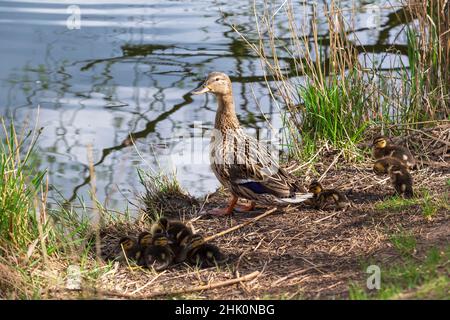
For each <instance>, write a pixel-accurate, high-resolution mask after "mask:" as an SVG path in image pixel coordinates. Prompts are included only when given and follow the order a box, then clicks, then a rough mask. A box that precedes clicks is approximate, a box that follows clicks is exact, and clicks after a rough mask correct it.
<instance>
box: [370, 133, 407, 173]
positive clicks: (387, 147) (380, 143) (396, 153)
mask: <svg viewBox="0 0 450 320" xmlns="http://www.w3.org/2000/svg"><path fill="white" fill-rule="evenodd" d="M372 148H373V149H372V150H373V156H374V158H375V159H376V160H377V159H381V158H384V157H392V158H395V159H398V160H399V161H400V162H402V163H403V164H405V165H406V167H407V168H408V169H413V168H414V167H415V166H416V160H415V159H414V156H413V155H412V154H411V152H410V151H409V150H408V149H407V148H405V147H402V146H399V145H395V144H391V143H390V142H389V140H388V138H386V137H385V136H378V137H376V138H375V139H374V140H373V144H372Z"/></svg>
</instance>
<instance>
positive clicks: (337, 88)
mask: <svg viewBox="0 0 450 320" xmlns="http://www.w3.org/2000/svg"><path fill="white" fill-rule="evenodd" d="M445 1H446V0H431V1H428V2H424V5H414V6H411V7H408V8H405V10H404V12H403V13H402V14H404V15H405V16H406V17H410V18H411V20H414V21H415V23H410V24H408V25H406V28H405V30H406V31H405V34H404V35H405V37H406V44H407V52H406V54H407V58H408V61H407V63H404V64H403V61H404V57H403V55H404V53H398V56H397V57H394V55H396V53H395V50H389V52H386V56H385V57H383V56H381V57H380V55H379V54H373V55H371V53H370V51H368V49H367V50H366V49H365V48H364V44H363V43H360V42H359V40H358V39H355V38H350V37H348V33H346V32H349V31H350V30H351V28H352V27H353V22H352V21H353V19H354V18H355V17H353V16H352V15H351V14H349V15H344V14H343V12H346V10H341V9H342V7H340V3H339V2H338V1H332V2H331V3H327V4H324V5H323V6H321V5H318V6H314V7H313V8H312V9H311V10H312V12H311V14H310V16H311V19H312V21H311V22H312V23H311V30H308V36H304V35H303V34H304V30H302V28H303V27H304V26H302V25H301V24H300V25H299V24H298V21H297V19H296V14H298V12H303V11H304V10H305V9H306V8H305V7H306V6H307V5H306V4H303V3H292V4H289V5H286V6H285V8H284V9H285V11H284V12H277V17H280V15H282V14H285V17H283V18H284V20H285V21H286V23H287V24H288V27H286V26H285V25H283V29H281V30H279V28H280V27H279V26H278V25H277V24H275V23H272V21H273V15H274V12H272V11H271V9H270V8H267V9H266V10H265V11H264V12H260V11H259V10H258V9H257V8H256V9H255V10H257V11H256V12H255V17H256V18H257V19H258V21H257V22H258V25H259V27H260V28H261V29H263V30H265V32H264V34H260V38H259V43H258V44H256V45H254V44H253V43H252V42H251V41H248V40H247V41H248V43H249V44H251V47H252V48H253V49H254V51H255V53H256V54H258V55H259V57H260V59H261V62H262V63H263V64H264V65H265V66H266V67H267V68H266V70H267V72H268V73H269V75H270V76H273V77H274V79H276V80H278V81H279V82H280V84H278V85H277V87H278V88H281V90H279V91H278V93H279V98H281V99H282V100H283V103H284V105H285V106H286V107H287V114H288V116H287V117H285V119H284V123H283V124H284V126H283V128H284V129H285V136H286V140H287V141H292V142H290V143H287V144H288V146H289V151H290V153H291V155H292V156H295V157H298V158H299V159H300V160H304V159H305V158H307V157H308V156H311V155H312V154H314V152H315V151H316V150H317V149H318V148H320V147H322V146H324V145H326V146H330V145H331V146H332V147H335V148H338V149H341V150H342V149H343V150H344V152H347V151H349V152H348V154H350V155H354V154H356V153H358V152H360V151H359V150H358V149H357V148H355V144H356V143H357V142H359V141H360V140H362V139H367V140H370V139H371V138H372V135H373V134H380V133H382V132H383V133H384V134H387V135H398V134H404V132H405V131H404V129H406V128H415V129H417V128H419V129H420V128H423V127H424V126H427V125H429V124H423V123H422V121H430V122H433V121H440V120H446V119H448V114H449V112H450V107H449V106H450V69H449V68H448V65H449V63H450V62H449V61H447V60H448V57H449V56H448V54H447V53H448V50H449V48H448V41H446V39H448V32H447V30H448V26H449V25H450V17H449V16H448V14H447V13H446V12H445V10H443V9H442V6H443V5H444V3H445ZM274 10H275V9H274ZM308 10H310V8H308ZM383 10H386V11H388V10H390V9H387V8H386V9H383ZM396 10H398V8H392V11H396ZM323 20H325V21H326V22H328V24H327V25H328V30H326V31H323V30H320V31H319V30H318V28H317V25H318V24H319V22H323ZM337 21H339V23H338V25H339V27H336V25H335V24H336V22H337ZM298 28H300V29H298ZM342 29H344V30H345V31H346V32H342ZM236 31H237V32H239V31H238V30H236ZM281 33H282V34H283V38H282V39H280V38H278V37H277V36H276V35H278V34H281ZM324 33H326V34H327V37H326V39H323V38H322V37H321V35H322V34H324ZM239 34H241V33H240V32H239ZM241 35H242V34H241ZM356 47H358V49H356ZM362 55H365V58H364V59H366V61H367V62H368V63H365V62H364V63H363V62H362V61H361V57H362ZM400 55H402V57H400ZM286 57H288V58H289V63H290V66H291V68H290V69H289V68H287V69H285V68H284V67H281V66H280V64H279V61H285V60H286ZM369 61H373V63H371V62H369ZM380 61H384V62H385V63H380ZM390 61H392V62H393V61H396V64H397V62H398V64H397V65H396V66H395V68H392V69H390V70H386V69H384V68H385V66H386V64H389V63H388V62H390ZM287 71H290V72H291V73H293V75H294V77H289V76H286V72H287ZM298 77H302V80H299V79H298ZM399 128H401V129H399ZM367 129H371V131H370V134H367Z"/></svg>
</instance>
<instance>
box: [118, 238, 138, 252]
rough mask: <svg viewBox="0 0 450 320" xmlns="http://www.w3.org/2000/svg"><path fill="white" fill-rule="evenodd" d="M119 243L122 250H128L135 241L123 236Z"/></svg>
mask: <svg viewBox="0 0 450 320" xmlns="http://www.w3.org/2000/svg"><path fill="white" fill-rule="evenodd" d="M119 245H120V246H121V247H122V248H123V250H125V251H128V250H131V249H132V248H133V247H134V245H135V241H134V240H133V239H131V238H130V237H123V238H121V239H120V241H119Z"/></svg>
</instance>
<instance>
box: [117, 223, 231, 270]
mask: <svg viewBox="0 0 450 320" xmlns="http://www.w3.org/2000/svg"><path fill="white" fill-rule="evenodd" d="M118 246H119V248H120V249H121V252H120V254H119V256H118V257H117V259H118V260H119V261H129V260H131V261H133V262H135V263H136V264H137V265H138V266H141V267H145V268H149V269H150V268H154V269H155V271H162V270H165V269H167V268H168V267H169V266H171V265H172V264H176V263H181V262H189V263H191V264H194V265H196V266H199V267H202V268H203V267H212V266H215V265H218V264H221V263H224V262H226V260H227V257H226V256H225V255H224V254H223V253H222V252H220V250H219V248H218V247H217V246H215V245H213V244H211V243H207V242H206V241H205V239H204V238H203V237H202V236H201V235H200V234H195V233H193V232H192V230H191V228H190V227H188V226H186V225H185V224H184V223H182V222H181V221H175V220H168V219H167V218H164V217H162V218H160V219H158V220H157V221H156V222H155V223H153V224H152V226H151V229H150V232H147V231H144V232H141V233H140V234H139V235H138V237H137V239H133V238H131V237H122V238H121V239H120V241H119V244H118Z"/></svg>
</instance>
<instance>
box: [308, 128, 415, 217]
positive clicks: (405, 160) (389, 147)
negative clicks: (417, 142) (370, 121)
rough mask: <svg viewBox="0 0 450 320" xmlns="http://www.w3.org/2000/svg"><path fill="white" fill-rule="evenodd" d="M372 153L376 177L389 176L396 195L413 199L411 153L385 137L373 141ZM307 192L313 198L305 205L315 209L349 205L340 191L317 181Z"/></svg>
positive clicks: (413, 165)
mask: <svg viewBox="0 0 450 320" xmlns="http://www.w3.org/2000/svg"><path fill="white" fill-rule="evenodd" d="M372 152H373V156H374V158H375V160H376V161H375V163H374V165H373V170H374V172H375V173H376V174H377V175H384V174H389V177H390V181H391V183H392V185H393V187H394V189H395V193H396V194H398V195H401V196H404V197H405V198H411V197H413V195H414V192H413V179H412V176H411V174H410V172H409V170H410V169H413V168H414V167H415V166H416V161H415V159H414V156H413V155H412V154H411V152H410V151H409V150H408V149H407V148H405V147H403V146H400V145H395V144H392V143H390V142H389V141H388V138H386V137H385V136H377V137H376V138H375V139H374V140H373V143H372ZM308 191H309V192H310V193H312V194H313V197H312V198H311V199H308V200H307V201H306V202H305V203H306V204H307V205H310V206H312V207H314V208H315V209H322V210H323V209H325V208H327V207H329V206H330V205H333V204H334V206H335V208H336V209H346V208H347V207H348V206H350V205H351V204H350V202H349V200H348V198H347V197H346V196H345V195H344V194H343V193H342V192H341V191H339V190H337V189H324V187H323V186H322V184H321V183H320V182H319V181H317V180H313V181H312V182H311V184H310V185H309V187H308Z"/></svg>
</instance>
